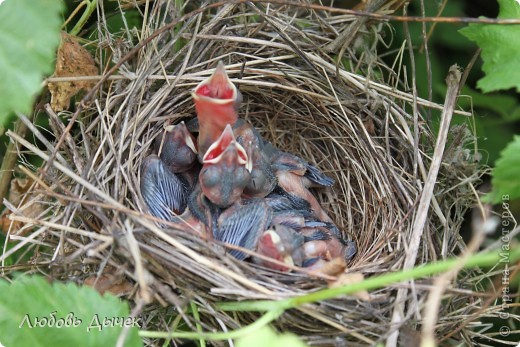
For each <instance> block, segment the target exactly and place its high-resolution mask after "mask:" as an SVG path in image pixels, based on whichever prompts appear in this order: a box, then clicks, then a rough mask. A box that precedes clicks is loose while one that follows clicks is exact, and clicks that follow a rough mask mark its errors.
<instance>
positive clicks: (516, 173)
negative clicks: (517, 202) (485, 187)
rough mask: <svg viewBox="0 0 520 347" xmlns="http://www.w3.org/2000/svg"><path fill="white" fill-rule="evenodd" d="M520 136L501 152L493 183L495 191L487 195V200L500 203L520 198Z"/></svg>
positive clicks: (494, 171)
mask: <svg viewBox="0 0 520 347" xmlns="http://www.w3.org/2000/svg"><path fill="white" fill-rule="evenodd" d="M518 177H520V136H515V138H514V139H513V141H512V142H510V143H509V144H508V145H507V147H506V148H505V149H504V150H503V151H502V152H501V153H500V158H499V159H498V160H497V162H496V165H495V169H494V170H493V178H492V180H491V183H492V185H493V191H492V192H491V193H490V194H489V195H486V196H485V199H483V200H485V201H488V202H493V203H499V202H503V201H507V202H508V203H509V201H510V200H514V199H518V198H520V180H519V179H518Z"/></svg>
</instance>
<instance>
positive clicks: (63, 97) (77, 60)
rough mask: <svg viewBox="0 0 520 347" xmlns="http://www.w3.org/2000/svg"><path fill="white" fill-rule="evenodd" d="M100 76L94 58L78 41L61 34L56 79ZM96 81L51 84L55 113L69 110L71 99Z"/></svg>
mask: <svg viewBox="0 0 520 347" xmlns="http://www.w3.org/2000/svg"><path fill="white" fill-rule="evenodd" d="M97 74H98V68H97V67H96V63H95V62H94V58H92V55H91V54H90V53H89V51H88V50H86V49H85V48H84V47H83V46H82V45H81V44H80V43H79V42H78V40H77V39H76V37H74V36H71V35H69V34H67V33H65V32H62V34H61V45H60V47H59V48H58V57H57V59H56V70H55V72H54V77H79V76H92V75H97ZM95 83H96V82H95V81H72V82H52V83H49V90H50V92H51V106H52V109H53V110H54V111H63V110H65V109H68V107H69V104H70V99H71V98H72V97H73V96H74V95H76V94H77V93H78V92H79V91H81V90H88V89H90V88H92V87H93V86H94V84H95Z"/></svg>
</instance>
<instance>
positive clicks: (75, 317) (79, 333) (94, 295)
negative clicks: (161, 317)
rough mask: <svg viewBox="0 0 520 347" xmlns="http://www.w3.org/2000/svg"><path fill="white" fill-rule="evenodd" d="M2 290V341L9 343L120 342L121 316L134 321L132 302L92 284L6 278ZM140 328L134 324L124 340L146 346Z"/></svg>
mask: <svg viewBox="0 0 520 347" xmlns="http://www.w3.org/2000/svg"><path fill="white" fill-rule="evenodd" d="M0 293H2V295H1V296H0V344H3V345H4V346H6V347H10V346H22V347H23V346H34V347H38V346H41V347H44V346H114V345H115V344H116V341H117V339H118V337H119V334H120V333H121V330H122V328H121V327H120V325H121V324H120V322H121V320H119V319H122V320H123V322H124V320H125V319H128V320H127V321H126V323H127V324H128V325H131V323H132V321H131V319H130V318H128V314H129V313H128V312H129V310H128V305H127V304H126V303H124V302H122V301H121V300H119V299H118V298H116V297H115V296H112V295H107V294H105V295H104V296H101V295H100V294H99V293H98V292H97V291H95V290H94V289H92V288H90V287H86V286H85V287H78V286H76V285H75V284H72V283H69V284H62V283H54V284H52V285H51V284H49V283H48V282H47V281H45V280H44V279H43V278H41V277H38V276H30V277H29V276H27V277H26V276H22V277H19V278H17V279H16V280H15V281H14V282H13V283H11V284H9V283H8V282H6V281H3V280H0ZM52 317H55V318H54V319H53V318H52ZM114 318H118V321H117V324H116V321H115V320H114ZM36 321H38V324H35V323H36ZM58 322H59V323H58ZM98 322H99V323H100V324H98ZM104 322H105V323H109V322H110V323H109V324H106V325H105V326H103V323H104ZM137 322H138V323H139V321H137ZM51 323H53V324H52V326H51ZM62 323H64V324H65V325H64V326H62V327H57V325H58V326H59V325H60V324H62ZM122 324H124V323H122ZM99 325H101V329H100V327H99ZM114 325H116V326H114ZM137 333H138V331H137V328H136V327H132V328H130V330H129V333H128V337H127V339H126V341H125V344H124V345H125V346H142V341H141V340H140V338H139V337H138V335H137Z"/></svg>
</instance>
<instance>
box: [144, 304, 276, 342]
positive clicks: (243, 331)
mask: <svg viewBox="0 0 520 347" xmlns="http://www.w3.org/2000/svg"><path fill="white" fill-rule="evenodd" d="M282 313H283V311H282V310H272V311H269V312H267V313H265V314H264V315H263V316H262V317H260V318H258V319H257V320H256V321H255V322H254V323H251V324H249V325H247V326H245V327H243V328H240V329H236V330H233V331H228V332H222V333H203V332H195V331H177V332H175V331H173V332H165V331H164V332H163V331H145V330H141V331H139V336H141V337H148V338H159V339H170V338H174V339H175V338H179V339H191V340H199V339H201V338H204V339H207V340H228V339H236V338H239V337H242V336H244V335H247V334H251V333H252V332H253V331H255V330H257V329H260V328H262V327H263V326H266V325H267V324H269V323H271V322H272V321H274V320H275V319H277V318H278V317H280V315H281V314H282Z"/></svg>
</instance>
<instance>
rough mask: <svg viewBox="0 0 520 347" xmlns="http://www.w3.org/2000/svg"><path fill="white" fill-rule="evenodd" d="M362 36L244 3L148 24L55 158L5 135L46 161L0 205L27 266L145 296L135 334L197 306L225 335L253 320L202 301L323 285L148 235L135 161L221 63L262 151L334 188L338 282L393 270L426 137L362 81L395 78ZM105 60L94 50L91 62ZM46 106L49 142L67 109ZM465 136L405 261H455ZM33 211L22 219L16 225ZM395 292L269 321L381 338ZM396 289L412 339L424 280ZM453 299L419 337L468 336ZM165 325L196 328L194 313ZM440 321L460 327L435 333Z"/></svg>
mask: <svg viewBox="0 0 520 347" xmlns="http://www.w3.org/2000/svg"><path fill="white" fill-rule="evenodd" d="M375 10H379V9H375ZM176 11H177V10H176V9H174V8H173V7H171V6H168V5H167V4H166V2H165V1H154V2H152V3H151V8H150V9H149V16H148V17H147V21H146V22H147V30H144V31H143V32H142V33H141V34H142V35H144V36H145V37H140V39H141V40H145V39H146V35H151V34H152V33H153V32H154V31H155V30H157V29H160V28H162V27H164V26H165V25H167V23H168V22H170V21H171V18H178V17H179V14H178V13H177V12H176ZM378 30H381V27H380V26H378V24H377V23H373V24H371V25H370V26H367V25H366V21H365V20H364V19H362V18H361V19H360V18H357V17H354V16H346V15H333V14H332V13H329V12H327V11H320V12H316V11H313V10H309V9H304V8H302V7H294V6H278V5H273V4H271V5H269V6H268V7H265V6H264V5H260V4H254V3H247V4H245V3H244V4H228V5H223V6H220V7H217V8H213V9H209V10H205V11H198V12H196V13H194V14H192V15H188V16H186V17H185V20H183V21H181V22H179V23H178V24H177V25H176V26H175V27H173V28H172V29H171V30H170V29H169V30H165V31H164V32H163V33H162V34H160V35H159V36H158V37H156V38H154V39H153V40H151V41H150V42H149V43H148V44H146V45H144V46H143V47H142V48H141V49H140V50H139V51H138V52H137V54H134V55H132V56H131V58H130V59H128V60H126V61H125V62H124V63H123V64H122V66H121V67H120V68H119V70H118V71H119V75H117V76H114V77H112V79H111V80H109V81H107V82H106V83H105V85H104V88H103V92H102V93H99V94H97V95H96V96H94V98H93V102H91V103H89V104H88V105H87V106H85V108H84V109H83V110H82V112H81V114H80V117H79V118H78V119H77V121H76V124H75V125H74V127H73V128H72V131H71V132H70V134H69V135H66V136H65V137H64V139H65V141H64V143H63V145H61V148H60V151H59V152H57V153H56V154H52V153H53V152H52V147H53V146H54V145H55V143H48V151H46V150H45V149H44V150H38V149H36V148H35V147H34V146H33V145H30V144H28V143H27V142H23V141H22V140H21V139H20V138H19V137H16V136H14V137H13V140H14V141H16V142H17V144H18V147H19V149H20V154H21V156H22V157H23V158H25V157H26V156H27V155H28V154H36V155H37V156H39V157H42V158H43V159H46V160H47V163H48V164H49V163H51V162H50V161H49V159H52V163H51V164H50V165H47V167H45V171H44V172H43V173H41V174H40V178H39V181H35V183H34V184H33V185H32V187H31V189H30V190H29V191H28V192H27V193H26V197H27V199H26V200H25V201H24V202H23V203H21V204H20V205H18V206H11V209H12V210H13V211H14V212H15V213H14V214H15V215H17V216H18V217H17V218H18V220H23V219H24V218H30V224H25V225H24V226H23V227H21V229H20V230H21V231H20V232H25V234H27V233H28V232H30V233H33V234H32V236H33V237H32V238H31V240H30V241H29V242H27V245H28V246H30V247H34V248H35V249H36V250H37V251H35V253H34V254H35V256H34V259H32V263H33V264H44V265H47V264H50V265H52V266H50V267H49V268H46V267H45V268H42V269H44V271H45V272H47V273H48V274H49V276H51V277H52V278H55V279H59V280H69V281H70V280H74V281H77V282H79V283H83V282H87V283H92V282H96V280H97V281H99V282H101V280H103V281H104V282H107V279H110V281H112V282H110V281H108V282H110V283H109V284H108V287H111V289H114V285H118V286H119V287H117V288H118V289H117V290H115V291H116V292H117V293H118V294H119V295H122V296H124V297H127V298H129V299H131V300H141V299H145V300H147V301H148V306H147V307H146V309H145V311H146V313H145V314H144V315H145V316H146V317H147V319H145V322H147V323H146V326H144V328H145V329H158V330H163V331H167V330H168V328H169V327H168V325H167V324H166V323H165V322H163V320H162V319H160V318H159V317H158V312H163V314H164V311H158V309H159V308H160V307H173V308H176V310H178V312H181V313H182V312H184V311H185V310H186V305H188V303H189V302H191V303H192V304H195V305H197V306H198V307H199V314H200V322H201V324H202V328H203V329H205V330H206V329H207V330H212V329H216V330H219V331H221V330H228V329H229V330H231V329H236V328H238V327H240V326H243V325H244V324H247V323H250V322H252V321H254V320H255V319H257V318H258V317H259V316H260V313H255V312H252V313H248V312H227V311H223V310H221V309H219V308H218V307H217V303H221V302H226V301H236V300H257V299H270V300H274V299H279V298H288V297H295V296H299V295H301V294H303V293H309V292H313V291H316V290H318V289H322V288H326V287H327V285H328V283H330V281H331V280H333V279H331V278H328V277H327V276H319V275H310V274H308V273H306V272H305V271H293V272H291V273H279V272H275V271H271V270H268V269H265V268H262V267H259V266H255V265H254V264H251V263H248V262H242V261H238V260H236V259H234V258H233V257H231V256H229V255H228V254H226V249H225V247H224V246H223V245H220V244H216V243H215V242H210V241H208V240H204V239H201V238H198V237H195V236H192V235H190V234H188V233H186V232H183V231H179V230H174V229H171V228H168V227H164V226H161V224H159V223H157V220H156V219H154V218H153V217H151V216H150V215H148V214H147V209H146V206H145V204H144V203H143V201H142V199H141V196H140V191H139V182H140V164H141V162H142V160H143V159H144V158H145V157H146V156H147V155H149V154H150V153H151V152H152V149H153V142H154V141H155V139H156V138H157V137H158V136H161V135H162V133H163V131H164V127H165V125H168V124H172V123H177V122H179V121H181V120H186V119H190V118H193V117H194V115H195V113H194V112H195V111H194V107H193V102H192V100H191V96H190V91H191V90H192V88H193V87H194V86H196V85H197V84H198V83H199V82H200V81H201V80H203V79H205V78H207V77H208V76H209V75H210V74H211V73H212V71H213V68H214V67H215V66H216V63H217V62H218V61H219V60H222V61H223V62H224V63H225V64H226V65H227V66H226V68H227V71H228V73H229V75H230V77H231V79H232V81H233V82H234V83H235V84H237V85H238V86H239V89H240V91H241V92H242V94H243V96H244V102H243V104H242V107H241V109H240V115H241V117H243V118H245V119H246V120H248V121H249V122H251V123H252V124H254V125H255V126H256V127H257V128H258V129H259V131H260V133H261V135H262V136H264V137H265V138H266V139H268V140H269V141H271V142H272V143H273V144H274V145H275V146H277V147H278V148H280V149H283V150H285V151H288V152H292V153H294V154H297V155H299V156H301V157H302V158H305V159H306V160H307V161H309V162H310V163H313V164H314V165H316V166H317V167H319V168H320V169H321V170H323V171H324V172H325V173H326V174H327V175H329V176H331V177H333V178H334V179H335V180H336V183H335V185H334V186H333V187H332V188H330V189H326V190H318V191H316V192H315V193H316V194H317V196H318V198H319V200H320V202H321V203H322V205H323V207H324V209H325V210H326V211H328V213H329V215H330V216H331V217H332V219H333V220H334V221H335V222H336V224H337V225H338V227H339V229H340V230H341V232H342V233H343V234H344V236H345V237H348V238H351V239H353V240H355V242H356V244H357V248H358V252H357V254H356V256H355V257H354V258H353V259H352V260H351V261H350V262H349V264H348V268H347V269H346V272H347V273H360V274H363V275H364V277H370V276H372V275H375V274H384V273H388V272H392V271H398V270H400V269H401V268H402V266H403V262H404V258H405V256H406V252H407V249H408V248H407V247H408V244H409V238H410V235H411V232H412V225H413V222H414V219H415V216H416V213H417V210H416V208H417V203H418V200H419V197H420V193H421V191H422V187H423V179H424V178H425V177H426V173H427V168H428V167H429V166H430V163H431V154H432V153H433V148H434V143H435V136H434V135H433V134H432V132H431V130H430V129H429V127H428V123H427V122H426V121H425V120H424V119H423V117H422V115H421V114H420V113H418V114H417V115H416V117H417V118H415V119H414V117H413V116H412V115H411V114H410V112H411V110H412V109H413V107H412V101H413V98H412V96H411V95H409V94H406V93H403V92H399V91H398V90H397V89H396V88H393V87H391V86H389V85H387V83H385V82H384V81H383V79H381V80H377V79H376V77H375V76H384V75H389V74H390V76H391V77H392V78H393V77H394V76H393V75H391V73H390V72H389V71H390V69H388V68H386V67H385V65H384V64H383V63H382V62H381V61H379V59H378V58H377V52H376V51H375V46H376V45H375V43H376V42H377V40H378V39H379V37H378V32H379V31H378ZM345 32H347V33H348V34H347V35H345V34H344V33H345ZM126 34H127V35H128V36H125V37H127V38H132V37H133V36H132V32H128V33H126ZM342 37H343V38H348V40H346V39H345V40H344V39H342ZM335 40H340V41H339V42H340V43H345V45H342V44H339V45H338V41H335ZM97 44H98V46H99V49H100V50H99V51H100V52H101V50H105V51H106V50H109V51H111V56H112V57H113V59H114V62H116V63H117V62H118V61H119V59H121V57H124V56H125V55H126V54H127V53H128V52H130V50H131V49H132V48H133V47H134V44H133V43H132V42H130V41H124V42H122V41H120V40H115V39H114V38H112V37H111V36H110V35H109V34H108V33H107V32H105V31H104V29H103V26H99V41H98V42H97ZM340 51H341V52H340ZM340 53H341V54H343V55H342V60H341V61H342V62H343V63H342V64H339V65H338V64H337V61H338V54H340ZM105 56H106V55H99V58H98V61H99V62H100V63H101V64H105V62H104V61H103V60H101V59H102V57H105ZM353 70H355V71H356V72H355V73H354V72H352V71H353ZM366 76H370V77H366ZM418 105H419V111H420V112H424V113H425V114H426V112H427V111H426V110H427V109H428V108H429V109H431V110H440V109H442V107H441V106H440V105H436V104H433V103H430V102H427V101H424V100H421V99H418ZM47 110H48V113H49V116H50V120H51V122H50V123H51V125H52V128H53V130H54V136H55V138H56V139H59V138H60V137H62V135H63V134H64V132H63V130H64V128H65V126H66V124H67V122H68V120H67V119H68V117H70V114H67V113H66V112H63V113H61V114H60V115H59V116H58V115H56V114H55V113H54V112H52V111H51V110H50V109H49V108H48V109H47ZM32 131H33V132H34V133H35V135H39V132H38V130H37V129H36V128H34V127H33V129H32ZM468 134H469V131H468V130H467V129H466V128H464V127H458V128H455V129H453V131H452V132H451V134H450V137H449V138H448V147H447V150H446V152H445V155H444V159H443V160H444V161H443V165H442V166H441V169H440V173H439V177H438V184H437V186H436V190H435V194H434V201H433V203H432V208H431V209H430V213H429V214H428V218H427V221H426V224H425V226H424V232H423V234H422V235H423V236H422V242H421V247H420V249H419V250H418V254H417V261H416V264H425V263H427V262H430V261H433V260H439V259H442V258H445V257H448V256H450V255H453V254H458V253H460V251H461V250H463V249H465V245H464V243H463V241H462V240H461V238H460V237H459V234H458V231H459V229H460V225H461V223H462V217H463V214H464V212H465V211H466V209H467V207H468V206H470V205H471V204H473V203H474V201H475V196H474V195H473V193H472V189H471V185H472V184H475V182H476V181H477V180H478V177H479V174H480V172H479V171H478V170H475V167H474V166H473V164H471V163H469V162H467V161H465V160H466V159H467V158H466V157H465V156H464V155H463V154H464V153H466V152H465V150H464V146H465V145H466V144H467V142H468V141H473V138H472V137H471V136H469V135H468ZM43 138H45V137H43ZM56 142H57V140H56ZM24 147H25V148H24ZM27 168H28V169H29V170H24V171H25V172H28V171H32V170H33V168H31V167H29V166H27ZM35 205H38V206H39V207H38V209H36V211H38V212H39V213H38V215H36V216H35V215H34V213H33V214H32V215H31V214H30V212H31V210H32V212H34V210H35V209H34V208H33V207H34V206H35ZM23 216H28V217H23ZM25 222H26V223H27V222H28V221H27V220H25ZM48 269H50V270H48ZM461 276H462V277H464V276H466V278H465V279H463V280H465V281H466V283H465V284H464V286H465V287H466V288H470V287H471V286H472V285H474V284H475V283H476V280H475V283H473V282H472V281H473V280H472V278H473V277H475V276H474V274H471V273H468V274H466V275H464V274H462V275H461ZM93 279H94V280H93ZM96 283H97V282H96ZM403 286H407V287H408V285H406V284H399V285H392V286H389V287H386V288H382V289H378V290H375V291H372V292H371V294H370V300H366V298H365V299H361V298H358V297H356V296H344V297H339V298H335V299H330V300H325V301H321V302H317V303H313V304H308V305H305V306H302V307H299V308H297V309H291V310H288V311H286V312H285V313H284V314H283V315H282V316H281V317H280V318H278V319H277V320H276V321H274V322H273V324H274V325H275V326H276V327H278V328H280V329H281V330H289V331H292V332H295V333H297V334H298V335H299V336H301V337H302V338H303V339H305V340H307V341H308V342H310V343H312V344H313V345H367V344H368V345H371V344H374V343H376V342H377V341H382V340H383V339H384V338H385V337H387V336H388V335H389V334H390V333H391V332H392V329H391V320H392V313H393V311H394V308H395V305H396V303H395V296H396V291H397V289H399V288H402V287H403ZM121 288H125V289H121ZM413 288H414V290H413V291H411V292H410V294H409V296H408V298H407V299H408V300H409V301H408V302H409V305H412V306H411V307H412V310H410V306H408V312H411V313H410V314H409V315H407V317H406V320H407V321H406V325H409V326H410V327H412V328H414V327H415V326H416V325H417V324H419V322H420V317H419V316H418V315H417V314H418V312H419V311H420V308H421V307H422V306H421V305H422V303H423V302H424V300H425V298H426V296H427V294H428V292H429V287H428V286H427V285H426V283H422V284H421V283H420V282H416V283H415V284H414V286H413ZM458 293H462V291H457V290H455V289H453V290H451V291H448V292H447V293H446V295H447V298H448V299H447V300H448V301H447V302H446V303H445V304H443V308H442V311H441V313H440V315H439V319H438V324H437V331H436V333H437V337H438V338H440V339H443V338H447V337H448V335H450V336H451V338H452V339H455V340H456V341H462V340H465V339H466V340H467V339H469V338H470V337H471V336H472V335H471V334H472V330H471V329H470V328H469V327H467V326H466V324H464V323H463V321H464V320H465V319H467V320H472V319H474V318H475V317H474V316H472V315H471V314H472V313H474V312H476V310H478V309H479V307H480V306H479V305H481V304H482V303H481V301H480V300H479V299H478V298H477V297H476V296H475V297H474V298H473V299H474V300H471V299H470V298H469V297H470V296H471V295H470V294H468V292H467V291H466V292H465V293H464V295H463V294H458ZM414 305H415V306H414ZM414 307H415V308H414ZM175 312H176V311H170V313H171V314H175ZM159 316H160V315H159ZM182 319H183V320H184V321H185V322H186V324H187V325H188V326H189V327H192V328H193V329H194V330H195V320H194V318H193V317H191V316H189V315H185V314H183V315H182ZM454 320H456V321H459V322H460V326H461V329H460V330H459V331H456V332H455V333H454V334H452V332H453V322H454ZM153 343H154V342H153V341H152V340H151V341H150V344H153ZM215 343H218V342H215Z"/></svg>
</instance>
